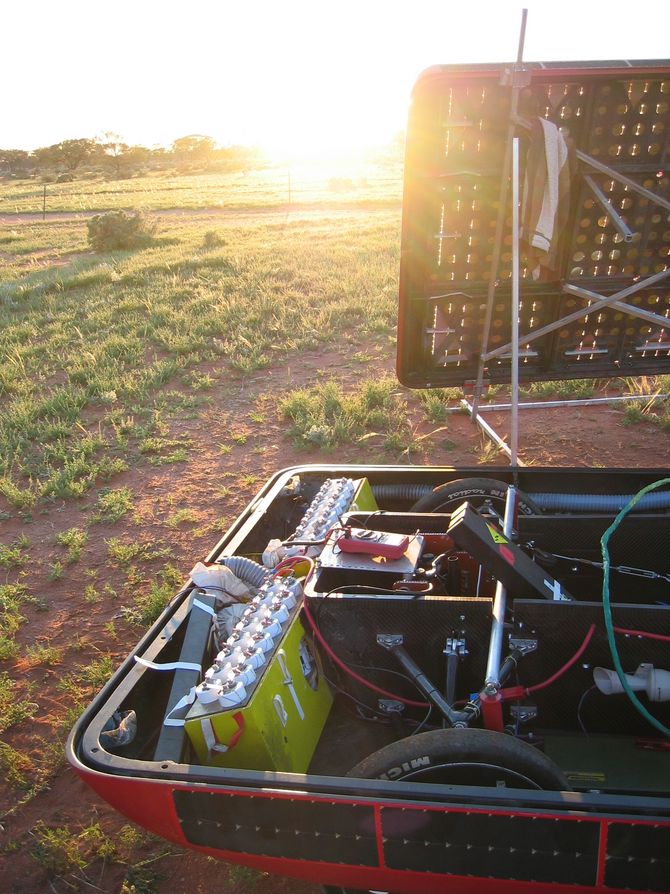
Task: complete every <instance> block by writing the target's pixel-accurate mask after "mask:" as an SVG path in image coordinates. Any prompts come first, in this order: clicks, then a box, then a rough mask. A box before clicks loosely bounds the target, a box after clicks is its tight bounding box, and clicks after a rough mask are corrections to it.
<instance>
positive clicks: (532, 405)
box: [447, 394, 670, 413]
mask: <svg viewBox="0 0 670 894" xmlns="http://www.w3.org/2000/svg"><path fill="white" fill-rule="evenodd" d="M631 400H647V401H651V400H654V401H656V400H670V394H623V395H619V394H617V395H615V396H613V397H591V398H589V397H584V398H578V399H576V400H537V401H525V402H521V403H520V404H519V409H520V410H554V409H558V408H560V407H597V406H599V405H602V404H614V403H620V402H621V403H623V402H625V401H631ZM463 404H467V401H464V400H461V402H460V404H459V406H457V407H447V413H461V412H463ZM469 406H470V405H469V404H468V407H469ZM511 406H512V405H511V404H480V406H479V412H480V413H485V412H486V411H487V410H488V411H489V412H496V411H500V410H509V409H510V408H511Z"/></svg>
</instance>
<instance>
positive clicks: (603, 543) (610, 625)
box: [600, 478, 670, 736]
mask: <svg viewBox="0 0 670 894" xmlns="http://www.w3.org/2000/svg"><path fill="white" fill-rule="evenodd" d="M664 484H670V478H661V479H660V481H654V482H653V483H652V484H648V485H647V486H646V487H643V488H642V490H641V491H638V492H637V493H636V494H635V496H634V497H633V499H632V500H631V501H630V502H629V503H627V504H626V505H625V506H624V507H623V509H622V510H621V511H620V512H619V514H618V515H617V517H616V518H615V519H614V521H613V522H612V524H611V525H610V526H609V528H608V529H607V530H606V531H605V533H604V534H603V536H602V537H601V538H600V548H601V551H602V557H603V614H604V616H605V630H606V632H607V642H608V645H609V648H610V652H611V654H612V661H613V662H614V669H615V670H616V672H617V676H618V677H619V681H620V683H621V685H622V686H623V691H624V692H625V693H626V695H627V696H628V698H629V699H630V701H631V702H632V703H633V707H635V708H636V710H637V711H638V712H639V713H640V714H641V715H642V716H643V717H644V719H645V720H648V721H649V723H651V725H652V726H653V727H655V729H657V730H658V731H659V732H660V733H663V735H664V736H670V729H668V727H667V726H665V725H664V724H662V723H661V721H660V720H657V719H656V718H655V717H654V716H653V715H652V714H650V713H649V711H648V710H647V709H646V708H645V706H644V705H643V704H642V702H641V701H640V699H639V698H638V697H637V696H636V695H635V693H634V692H633V690H632V689H631V688H630V684H629V683H628V680H627V679H626V674H625V673H624V670H623V667H622V666H621V659H620V658H619V652H618V650H617V647H616V640H615V639H614V622H613V621H612V606H611V604H610V554H609V549H608V546H607V544H608V543H609V539H610V537H611V536H612V534H614V532H615V531H616V530H617V528H618V527H619V525H620V524H621V522H622V521H623V520H624V518H625V517H626V516H627V515H628V513H629V512H630V511H631V509H633V508H634V507H635V506H636V505H637V503H639V501H640V500H641V499H642V497H643V496H644V495H645V494H647V493H649V491H651V490H656V489H657V488H659V487H663V485H664Z"/></svg>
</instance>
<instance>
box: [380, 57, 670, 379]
mask: <svg viewBox="0 0 670 894" xmlns="http://www.w3.org/2000/svg"><path fill="white" fill-rule="evenodd" d="M570 65H571V67H570V68H569V69H567V68H566V67H565V66H563V67H560V66H559V67H558V70H557V65H554V66H553V67H548V66H542V65H537V64H536V65H531V66H529V68H530V71H531V80H530V84H529V85H528V86H526V87H524V88H522V90H521V92H520V96H519V107H518V116H519V119H520V121H519V125H518V127H517V128H516V132H517V134H518V136H519V138H520V151H521V168H522V171H521V175H522V179H523V174H524V165H525V156H526V153H527V151H528V146H529V136H528V134H529V130H528V127H529V124H530V123H531V122H532V121H533V119H534V118H537V117H542V118H545V119H547V120H549V121H552V122H553V123H554V124H556V125H557V126H558V127H560V129H561V132H562V133H563V134H564V136H565V137H566V138H567V139H568V141H569V142H570V143H571V144H572V145H573V146H574V148H575V149H576V150H579V151H580V152H581V153H585V154H586V155H588V156H591V157H592V158H593V159H594V160H595V161H596V162H600V163H601V164H604V165H607V166H608V167H611V168H613V169H614V170H615V171H616V172H617V173H618V174H622V175H625V177H626V178H628V179H629V180H630V181H632V182H634V183H636V184H639V185H641V186H642V187H645V188H646V190H648V191H650V192H651V193H653V194H654V195H655V196H660V197H662V198H665V199H666V200H668V199H670V171H669V170H668V168H669V166H670V63H632V64H631V63H609V64H608V65H607V66H606V67H605V68H602V67H601V68H598V67H594V64H590V63H583V64H575V63H571V64H570ZM501 73H502V69H501V67H481V66H480V67H469V68H452V67H447V66H445V67H442V68H437V69H429V70H428V71H427V72H426V73H424V75H423V76H422V77H421V78H420V79H419V81H418V83H417V85H416V88H415V91H414V95H413V103H412V109H411V112H410V120H409V126H408V133H407V153H406V165H405V193H404V203H403V234H402V256H403V260H402V266H401V283H400V317H399V347H398V375H399V378H400V380H401V381H402V382H404V383H405V384H407V385H410V386H414V387H431V386H440V385H462V384H464V383H465V382H467V381H468V380H471V379H474V378H475V376H476V374H477V367H478V362H479V356H480V353H481V352H482V340H483V333H484V319H485V315H486V305H487V292H488V284H489V278H490V275H491V267H492V259H493V257H494V245H495V236H496V222H497V219H498V213H499V196H500V183H501V177H502V174H503V160H504V154H505V145H506V142H507V138H508V122H509V118H510V102H511V90H510V87H509V86H502V85H501V83H500V81H501ZM581 159H582V160H578V161H577V162H576V173H575V176H573V178H572V183H571V190H570V196H569V200H568V201H569V208H568V209H567V223H566V225H565V227H564V229H563V232H562V234H561V242H560V250H559V255H558V263H557V265H556V269H555V270H554V273H553V275H552V276H550V277H549V278H546V277H543V280H542V281H536V280H535V279H533V276H532V271H531V268H532V266H534V264H533V263H532V262H529V260H528V258H527V256H526V254H525V253H524V251H523V246H522V255H521V259H520V277H521V294H520V333H521V335H522V338H521V342H520V352H521V357H520V378H521V380H522V381H523V380H548V379H566V378H589V377H609V376H619V375H643V374H644V375H647V374H653V373H658V372H665V371H668V370H669V369H670V284H669V282H668V280H667V279H665V280H662V281H660V282H657V283H655V284H653V285H651V286H650V287H649V288H645V289H643V290H642V291H640V292H639V293H637V294H634V295H631V296H630V297H628V298H627V299H626V302H627V304H628V305H629V306H630V307H632V308H634V309H638V310H641V311H646V312H647V314H649V313H651V314H654V315H656V317H657V318H658V317H660V318H661V321H664V320H666V319H668V325H667V327H666V325H665V322H659V321H658V319H653V318H650V317H649V316H646V317H645V316H644V314H642V318H640V316H631V315H629V314H628V313H626V312H625V311H624V309H622V306H621V305H618V306H614V307H612V306H609V307H604V308H601V309H600V310H597V311H596V312H593V313H587V314H586V315H585V316H583V317H581V318H580V319H577V320H572V321H569V322H566V323H565V325H562V326H560V327H559V328H558V329H557V330H555V331H554V332H551V333H549V334H547V335H543V336H541V337H539V338H537V339H534V340H528V334H529V333H533V332H534V331H535V330H538V329H540V328H542V327H544V326H546V325H547V324H550V323H553V322H554V321H556V320H559V319H562V318H563V317H564V316H566V315H568V314H572V313H574V312H575V311H577V310H579V309H588V307H590V306H592V305H593V304H594V303H595V301H596V300H597V298H594V297H579V296H577V295H575V294H569V293H566V292H565V290H564V285H565V284H566V283H568V284H574V285H575V286H577V287H579V288H581V289H585V290H588V291H589V292H591V293H595V294H596V295H603V296H606V295H612V294H614V293H615V292H618V291H620V290H622V289H624V288H626V287H628V286H630V285H631V284H632V283H634V282H637V281H639V280H640V279H645V278H647V277H650V276H652V275H653V274H657V273H660V272H662V271H663V270H666V269H667V268H668V266H669V265H670V261H669V260H668V259H669V257H670V212H669V211H668V210H666V209H665V208H663V207H661V206H659V205H657V204H655V203H654V201H653V200H652V198H651V197H650V196H645V195H640V194H638V193H637V192H635V191H634V190H633V189H632V188H631V186H629V185H627V184H625V183H621V182H619V181H618V180H617V179H615V178H614V177H613V176H610V175H609V174H607V173H602V172H598V171H595V170H592V169H591V168H590V167H589V166H588V165H587V164H586V163H585V162H584V160H583V155H582V156H581ZM584 175H588V176H589V177H591V178H592V181H593V183H595V185H596V188H597V189H598V190H599V191H600V192H601V199H602V200H599V199H598V197H597V196H596V193H595V192H594V191H593V189H592V188H591V186H590V185H589V183H588V180H587V179H586V178H585V176H584ZM607 201H608V202H610V203H611V205H612V207H613V208H614V209H615V211H616V212H617V213H618V215H619V216H620V218H621V220H622V221H623V223H624V226H623V228H621V227H619V228H618V227H617V226H615V223H614V222H613V220H612V217H611V215H609V214H608V213H607V211H606V207H605V206H604V204H603V202H607ZM511 226H512V222H511V206H510V203H509V202H508V203H507V208H506V209H505V224H504V228H503V236H502V244H501V246H500V263H499V268H498V273H497V286H496V290H495V297H494V300H493V308H492V318H491V328H490V336H489V339H488V345H487V347H488V351H492V350H495V349H496V348H498V347H502V346H504V345H506V344H509V342H510V340H511V326H510V300H511V275H512V229H511ZM627 230H629V231H630V232H627ZM524 334H525V335H526V340H524V338H523V336H524ZM486 377H487V379H488V380H490V381H491V382H507V381H509V379H510V359H509V357H508V356H506V355H505V354H503V355H502V356H499V357H495V358H492V359H491V360H490V361H489V362H488V365H487V369H486Z"/></svg>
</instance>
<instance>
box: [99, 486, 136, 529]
mask: <svg viewBox="0 0 670 894" xmlns="http://www.w3.org/2000/svg"><path fill="white" fill-rule="evenodd" d="M132 508H133V493H132V491H131V490H130V488H129V487H119V488H116V489H111V490H104V491H100V493H99V494H98V502H97V504H96V507H95V511H94V514H93V521H99V522H108V523H111V522H116V521H118V520H119V519H120V518H123V516H124V515H125V514H126V513H127V512H130V510H131V509H132Z"/></svg>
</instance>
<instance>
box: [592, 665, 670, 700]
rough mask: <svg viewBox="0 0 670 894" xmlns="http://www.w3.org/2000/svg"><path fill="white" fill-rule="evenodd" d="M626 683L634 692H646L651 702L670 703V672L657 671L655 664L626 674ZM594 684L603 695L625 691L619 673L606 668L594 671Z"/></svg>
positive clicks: (598, 668)
mask: <svg viewBox="0 0 670 894" xmlns="http://www.w3.org/2000/svg"><path fill="white" fill-rule="evenodd" d="M626 681H627V682H628V685H629V686H630V688H631V689H632V690H633V692H646V693H647V697H648V699H649V701H652V702H667V701H670V671H667V670H656V669H655V668H654V665H653V664H641V665H640V666H639V667H638V669H637V670H636V671H635V673H634V674H626ZM593 682H594V683H595V684H596V686H597V687H598V689H599V690H600V692H602V693H603V695H616V694H617V693H619V692H623V691H624V690H623V686H622V685H621V680H620V679H619V675H618V674H617V672H616V671H615V670H609V669H608V668H605V667H595V668H594V669H593Z"/></svg>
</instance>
